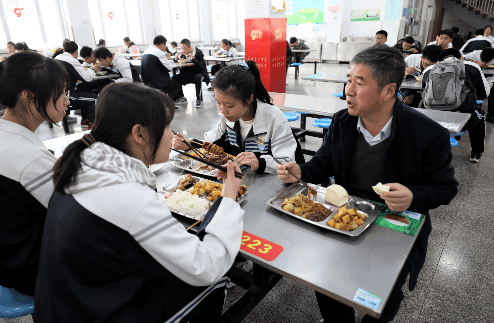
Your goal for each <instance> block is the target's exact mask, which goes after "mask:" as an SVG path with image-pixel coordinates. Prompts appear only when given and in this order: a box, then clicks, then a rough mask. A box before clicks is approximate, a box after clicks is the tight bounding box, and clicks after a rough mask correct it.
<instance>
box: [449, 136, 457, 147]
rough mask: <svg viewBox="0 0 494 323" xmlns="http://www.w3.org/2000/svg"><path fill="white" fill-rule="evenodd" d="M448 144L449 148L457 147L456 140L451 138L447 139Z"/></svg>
mask: <svg viewBox="0 0 494 323" xmlns="http://www.w3.org/2000/svg"><path fill="white" fill-rule="evenodd" d="M449 142H450V143H451V147H457V146H458V140H456V139H455V138H453V137H449Z"/></svg>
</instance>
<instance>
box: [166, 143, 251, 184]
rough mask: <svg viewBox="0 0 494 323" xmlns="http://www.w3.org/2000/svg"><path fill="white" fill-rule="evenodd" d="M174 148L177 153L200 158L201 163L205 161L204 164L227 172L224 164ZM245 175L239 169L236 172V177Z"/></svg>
mask: <svg viewBox="0 0 494 323" xmlns="http://www.w3.org/2000/svg"><path fill="white" fill-rule="evenodd" d="M172 150H173V151H176V152H177V153H179V154H182V155H184V156H187V157H189V158H192V159H195V160H198V161H200V162H201V163H204V164H206V165H209V166H211V167H214V168H216V169H219V170H221V171H222V172H225V173H226V172H227V169H226V167H223V166H220V165H218V164H215V163H212V162H210V161H208V160H205V159H202V158H200V157H196V156H193V155H189V154H187V153H184V152H183V151H180V150H176V149H174V148H172ZM243 176H244V174H242V173H239V172H237V171H236V172H235V177H237V178H243Z"/></svg>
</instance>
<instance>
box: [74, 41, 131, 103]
mask: <svg viewBox="0 0 494 323" xmlns="http://www.w3.org/2000/svg"><path fill="white" fill-rule="evenodd" d="M98 48H99V47H98ZM98 48H96V49H98ZM79 56H80V57H81V58H82V59H83V60H84V63H83V64H82V66H83V67H84V68H91V67H92V66H93V65H94V64H95V63H96V58H94V51H93V49H92V48H91V47H88V46H82V48H81V50H80V51H79ZM131 67H132V66H131ZM110 71H111V70H110ZM111 72H112V73H113V71H111ZM137 76H139V74H138V73H137ZM110 83H113V80H112V79H102V80H93V81H92V82H89V83H82V84H78V85H77V87H78V90H79V91H83V92H91V93H94V94H98V93H100V92H101V90H102V89H103V88H104V87H105V86H107V85H108V84H110Z"/></svg>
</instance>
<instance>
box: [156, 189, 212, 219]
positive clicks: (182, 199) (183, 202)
mask: <svg viewBox="0 0 494 323" xmlns="http://www.w3.org/2000/svg"><path fill="white" fill-rule="evenodd" d="M162 201H163V202H165V204H166V205H167V206H168V207H169V208H170V209H172V210H174V211H177V212H182V213H184V214H187V215H191V216H198V215H202V214H204V213H205V212H206V211H207V210H208V209H209V206H210V203H209V202H208V201H207V200H205V199H203V198H200V197H199V196H197V195H194V194H191V193H189V192H184V191H182V190H177V191H175V192H174V193H173V194H172V195H170V197H168V198H167V199H162Z"/></svg>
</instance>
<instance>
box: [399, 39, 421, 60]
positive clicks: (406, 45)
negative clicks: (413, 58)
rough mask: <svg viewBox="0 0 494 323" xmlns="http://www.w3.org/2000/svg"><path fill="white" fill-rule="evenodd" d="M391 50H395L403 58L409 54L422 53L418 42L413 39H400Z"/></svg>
mask: <svg viewBox="0 0 494 323" xmlns="http://www.w3.org/2000/svg"><path fill="white" fill-rule="evenodd" d="M393 48H395V49H397V50H398V51H399V52H400V53H401V54H402V55H403V56H404V57H406V56H408V55H410V54H420V53H422V45H421V44H420V42H419V41H418V40H415V39H413V37H405V38H402V39H400V40H399V41H398V43H396V45H394V46H393Z"/></svg>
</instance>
